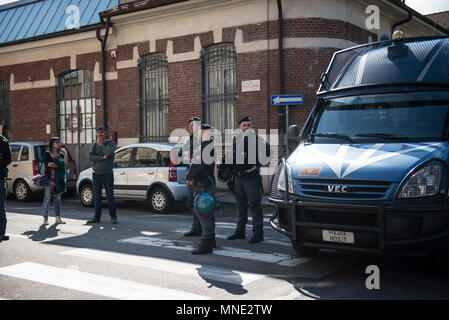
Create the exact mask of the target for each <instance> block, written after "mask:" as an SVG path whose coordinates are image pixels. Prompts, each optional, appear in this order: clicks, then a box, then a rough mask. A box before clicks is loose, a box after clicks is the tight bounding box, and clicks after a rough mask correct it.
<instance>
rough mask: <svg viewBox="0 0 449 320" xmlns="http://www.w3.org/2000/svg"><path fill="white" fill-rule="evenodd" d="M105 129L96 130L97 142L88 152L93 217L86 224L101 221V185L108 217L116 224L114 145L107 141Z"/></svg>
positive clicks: (112, 142)
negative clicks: (90, 167) (91, 165)
mask: <svg viewBox="0 0 449 320" xmlns="http://www.w3.org/2000/svg"><path fill="white" fill-rule="evenodd" d="M106 137H107V129H106V127H104V126H100V127H98V128H97V142H96V143H94V144H93V145H92V147H91V148H90V151H89V161H91V162H93V187H94V208H95V217H94V218H93V219H92V220H89V221H87V223H98V222H100V219H101V200H102V196H101V193H102V189H103V185H104V188H105V189H106V196H107V200H108V206H109V215H110V216H111V222H112V224H116V223H117V212H116V211H117V207H116V204H115V199H114V173H113V168H114V156H115V153H114V151H115V143H114V141H112V140H110V139H107V138H106Z"/></svg>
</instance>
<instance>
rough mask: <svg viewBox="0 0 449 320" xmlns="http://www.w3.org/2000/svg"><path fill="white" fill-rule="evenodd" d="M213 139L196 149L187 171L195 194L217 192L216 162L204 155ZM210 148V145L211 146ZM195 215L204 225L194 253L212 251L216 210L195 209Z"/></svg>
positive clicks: (212, 153) (212, 152) (212, 151)
mask: <svg viewBox="0 0 449 320" xmlns="http://www.w3.org/2000/svg"><path fill="white" fill-rule="evenodd" d="M211 143H213V141H207V142H203V143H202V144H201V147H198V148H197V149H195V151H194V154H193V157H192V161H191V164H190V167H189V169H188V170H187V173H186V179H187V180H193V181H194V193H195V195H196V194H198V193H200V192H205V193H209V194H211V195H214V194H215V192H216V182H215V176H214V169H215V162H212V163H205V162H204V161H203V160H204V159H203V157H202V153H203V150H204V149H205V148H206V147H208V146H209V145H210V144H211ZM209 148H210V146H209ZM210 156H211V157H212V158H213V157H214V150H213V148H212V149H211V154H210ZM194 213H195V215H196V216H197V217H198V220H199V221H200V224H201V227H202V235H201V242H200V244H199V246H198V248H197V249H195V250H193V251H192V253H193V254H204V253H212V250H213V248H214V247H215V213H214V210H212V211H209V212H201V211H199V210H197V209H196V208H195V209H194Z"/></svg>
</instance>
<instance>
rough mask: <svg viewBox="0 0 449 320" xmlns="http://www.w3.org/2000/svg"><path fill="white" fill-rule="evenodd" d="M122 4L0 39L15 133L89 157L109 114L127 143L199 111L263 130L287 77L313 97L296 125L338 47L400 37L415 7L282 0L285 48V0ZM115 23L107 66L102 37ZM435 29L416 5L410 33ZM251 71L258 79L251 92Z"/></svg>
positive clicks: (291, 87)
mask: <svg viewBox="0 0 449 320" xmlns="http://www.w3.org/2000/svg"><path fill="white" fill-rule="evenodd" d="M43 1H44V2H45V1H46V0H43ZM92 2H95V1H91V3H92ZM99 2H100V0H99ZM123 2H126V1H120V3H121V4H119V5H118V6H114V7H110V8H108V9H107V10H104V11H102V12H101V13H100V14H99V18H100V20H101V22H100V23H97V24H90V25H87V26H82V27H81V28H80V29H76V30H73V32H62V33H61V32H60V33H55V34H50V35H46V36H43V37H37V38H36V37H34V38H33V37H32V38H31V39H23V40H21V41H12V42H11V41H10V42H8V41H4V42H3V43H2V42H0V83H3V85H4V87H5V89H4V91H7V94H8V95H9V97H8V99H9V115H8V117H9V119H8V123H5V124H4V127H5V128H7V129H5V131H6V133H7V135H8V137H9V139H10V140H11V141H48V139H49V138H50V137H52V136H64V137H65V138H63V139H65V142H66V143H67V144H68V145H71V144H73V145H78V147H79V149H77V150H78V152H79V153H80V155H79V157H80V158H82V159H81V160H80V162H81V167H85V166H87V165H88V164H87V162H86V160H85V153H86V152H85V147H84V145H88V144H90V143H91V142H92V141H93V140H92V139H93V133H92V132H93V128H95V126H97V125H100V124H103V122H105V121H106V122H107V125H108V126H109V128H110V129H111V130H112V131H114V132H116V134H117V138H118V144H119V146H120V145H125V144H128V143H134V142H138V141H159V140H166V139H167V135H168V134H169V133H170V132H171V131H172V130H173V129H176V128H179V127H181V128H183V127H186V120H187V119H188V118H189V117H191V116H201V117H203V118H208V119H207V120H208V121H210V122H215V123H212V124H214V125H215V126H218V127H220V126H221V127H228V126H231V127H233V126H235V125H236V121H237V120H238V119H239V118H241V117H242V116H244V115H249V116H251V117H252V119H253V122H254V125H255V127H256V128H263V129H267V130H270V129H277V128H279V124H280V120H279V107H274V106H271V104H270V97H271V95H274V94H279V93H281V80H282V83H283V84H284V85H283V87H284V88H283V93H285V94H294V93H302V94H303V95H304V105H303V106H300V107H294V108H293V107H292V108H290V110H289V124H299V125H302V124H303V123H304V122H305V120H306V118H307V116H308V114H309V112H310V110H311V108H312V107H313V105H314V103H315V92H316V90H317V88H318V85H319V78H320V75H321V73H322V72H324V71H325V69H326V67H327V65H328V64H329V61H330V59H331V58H332V55H333V53H334V52H335V51H337V50H340V49H343V48H347V47H351V46H354V45H358V44H363V43H367V42H374V41H377V40H379V39H380V38H381V37H382V36H385V35H390V34H391V27H392V25H393V24H394V23H396V22H398V21H401V20H404V19H405V18H406V17H407V10H406V7H405V6H404V5H402V4H401V2H400V1H387V0H373V1H370V2H367V1H364V0H357V1H348V0H317V1H306V0H282V1H280V3H281V4H282V13H283V20H282V25H283V27H282V31H283V32H282V35H283V42H282V44H283V51H282V53H281V54H282V56H280V52H279V41H278V39H279V35H280V32H279V31H280V29H279V26H280V24H279V19H278V18H279V15H278V1H276V0H226V1H223V0H220V1H218V0H207V1H206V0H188V1H164V0H146V1H133V2H130V3H123ZM371 4H374V5H377V6H378V7H379V9H380V26H379V28H378V29H373V30H368V29H367V27H366V20H367V18H368V17H369V15H370V14H369V13H366V12H367V11H366V8H367V7H368V6H369V5H371ZM24 6H27V4H25V5H24ZM3 10H4V11H7V10H11V9H10V8H7V9H3ZM1 11H2V8H1V7H0V13H1ZM0 17H1V16H0ZM108 21H109V22H108ZM1 23H2V22H0V29H1V28H2V27H3V28H5V26H2V24H1ZM108 23H109V25H110V28H109V32H108V36H107V41H106V43H105V54H104V56H105V72H104V73H103V58H102V52H101V43H100V41H99V40H101V39H105V30H106V28H107V24H108ZM433 27H434V25H433V24H431V23H429V21H428V20H426V19H424V18H423V17H422V16H421V15H419V14H417V13H416V12H415V16H414V18H413V19H412V20H411V21H410V22H408V23H407V24H405V25H404V26H402V27H401V29H402V30H403V31H404V32H405V33H406V34H407V35H408V36H421V35H422V36H424V35H432V33H433V34H434V35H442V34H445V32H444V30H442V28H437V29H435V30H434V28H433ZM97 30H98V32H99V34H97ZM446 34H447V33H446ZM99 38H100V39H99ZM220 44H226V45H223V46H221V47H218V45H220ZM214 46H217V47H216V48H217V50H214V48H215V47H214ZM153 55H159V56H157V59H153V58H154V57H156V56H154V57H153ZM152 57H153V58H152ZM280 57H282V59H283V66H284V73H283V75H284V76H283V79H280V76H279V75H280V72H279V70H280ZM207 61H208V62H207ZM206 64H208V65H206ZM74 70H80V72H74ZM81 71H83V72H81ZM103 77H105V80H104V79H103ZM86 79H87V80H86ZM103 80H104V81H103ZM251 80H255V83H256V87H253V88H252V89H251V90H250V91H246V90H244V86H245V83H246V81H251ZM104 83H105V88H103V86H104ZM257 84H260V86H258V85H257ZM0 87H1V86H0ZM74 88H75V89H74ZM103 90H105V91H103ZM74 91H75V93H74ZM104 92H105V95H103V94H104ZM5 95H6V94H5ZM73 101H75V102H73ZM73 103H75V104H76V106H74V105H73ZM68 106H69V107H68ZM223 108H224V109H223ZM81 109H82V110H81ZM105 109H106V110H107V112H106V116H104V114H105ZM5 110H6V109H5ZM80 110H81V111H80ZM223 110H225V111H223ZM3 118H7V117H6V112H4V117H3ZM225 118H226V119H225ZM3 121H6V120H3ZM145 121H146V123H145ZM155 128H157V130H156V129H155ZM48 129H50V130H49V131H47V130H48ZM80 130H81V131H82V130H84V131H83V133H82V134H80V132H79V131H80ZM156 131H157V132H156ZM69 136H70V137H69ZM83 148H84V149H83ZM83 159H84V160H83Z"/></svg>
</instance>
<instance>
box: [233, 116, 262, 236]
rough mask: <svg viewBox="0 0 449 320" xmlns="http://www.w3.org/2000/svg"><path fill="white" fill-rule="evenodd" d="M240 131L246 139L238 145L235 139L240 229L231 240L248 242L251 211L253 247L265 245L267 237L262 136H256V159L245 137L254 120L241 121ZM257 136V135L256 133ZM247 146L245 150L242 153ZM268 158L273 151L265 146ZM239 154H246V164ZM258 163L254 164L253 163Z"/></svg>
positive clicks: (236, 192) (244, 155) (235, 182)
mask: <svg viewBox="0 0 449 320" xmlns="http://www.w3.org/2000/svg"><path fill="white" fill-rule="evenodd" d="M239 127H240V129H241V130H242V133H243V135H242V136H240V137H236V139H243V143H241V144H238V143H237V142H236V139H234V143H233V150H235V152H234V170H235V180H234V196H235V198H236V201H237V206H238V217H237V227H236V230H235V232H234V234H232V235H230V236H228V240H235V239H244V238H245V229H246V224H247V222H248V208H250V209H251V213H252V217H253V236H252V237H251V239H250V240H249V243H256V242H261V241H263V240H264V237H263V212H262V204H261V202H262V177H261V176H260V167H261V164H260V162H259V139H261V138H260V137H259V136H257V135H255V142H256V148H254V149H252V150H254V151H255V152H256V155H254V157H253V156H252V155H250V154H249V152H251V151H252V150H251V148H249V144H250V143H251V140H250V139H249V138H248V136H247V135H246V134H245V131H246V130H248V129H250V128H251V127H252V123H251V118H250V117H244V118H242V119H241V120H240V121H239ZM254 134H255V133H254ZM242 146H243V148H244V150H241V147H242ZM265 146H266V156H269V150H270V147H269V145H268V143H266V142H265ZM236 154H242V159H243V163H239V162H238V161H237V160H238V159H237V157H236ZM252 159H254V160H252Z"/></svg>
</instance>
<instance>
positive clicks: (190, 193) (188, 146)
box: [178, 134, 202, 237]
mask: <svg viewBox="0 0 449 320" xmlns="http://www.w3.org/2000/svg"><path fill="white" fill-rule="evenodd" d="M196 144H198V145H199V142H198V140H197V139H195V138H194V136H193V134H191V135H190V137H189V140H188V141H186V143H185V144H184V145H183V147H182V149H180V150H179V152H178V157H182V152H183V150H189V164H188V165H187V170H188V169H189V167H190V161H191V160H192V158H193V151H194V148H195V145H196ZM194 194H195V190H194V186H193V185H187V201H186V206H187V208H188V209H189V211H190V213H191V214H192V217H193V222H192V226H191V227H190V230H189V231H188V232H186V233H184V236H185V237H195V236H200V235H201V231H202V230H201V224H200V220H199V219H198V217H197V216H196V214H195V213H194V212H193V197H194Z"/></svg>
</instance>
